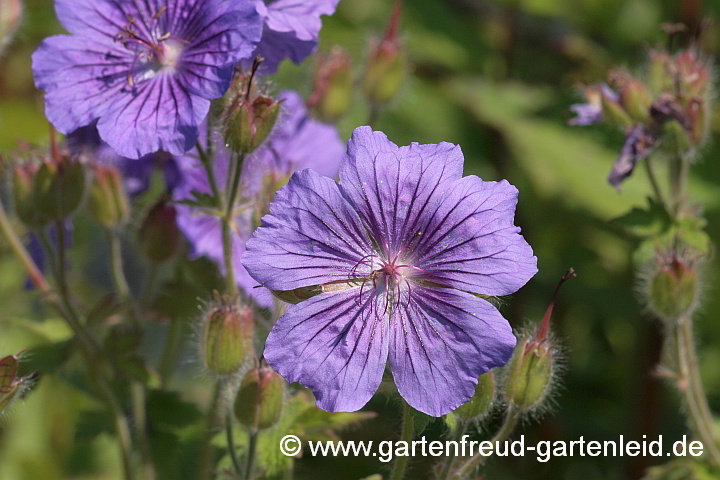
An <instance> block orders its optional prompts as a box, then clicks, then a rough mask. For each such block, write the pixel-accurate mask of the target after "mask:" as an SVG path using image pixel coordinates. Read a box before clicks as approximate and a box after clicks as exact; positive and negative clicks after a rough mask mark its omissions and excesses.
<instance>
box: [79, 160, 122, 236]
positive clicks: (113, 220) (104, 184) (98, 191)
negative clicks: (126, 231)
mask: <svg viewBox="0 0 720 480" xmlns="http://www.w3.org/2000/svg"><path fill="white" fill-rule="evenodd" d="M93 170H94V173H95V176H94V178H93V182H92V185H91V186H90V197H89V201H88V203H89V207H90V213H91V214H92V216H93V218H94V219H95V221H96V222H97V223H99V224H100V225H102V226H103V227H105V228H112V227H116V226H119V225H122V224H123V223H125V221H126V220H127V218H128V215H129V212H130V204H129V201H128V196H127V193H126V192H125V183H124V181H123V177H122V174H121V173H120V172H119V171H118V169H117V168H115V167H112V166H105V165H96V166H95V167H94V169H93Z"/></svg>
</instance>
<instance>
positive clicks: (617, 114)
mask: <svg viewBox="0 0 720 480" xmlns="http://www.w3.org/2000/svg"><path fill="white" fill-rule="evenodd" d="M602 107H603V118H604V119H605V121H606V122H607V123H608V125H611V126H614V127H617V128H621V129H626V128H628V127H630V126H632V124H633V121H632V119H631V118H630V115H628V113H627V112H626V111H625V109H624V108H623V107H622V106H621V105H620V104H619V103H618V102H616V101H615V100H613V99H612V98H610V97H608V96H607V95H603V96H602Z"/></svg>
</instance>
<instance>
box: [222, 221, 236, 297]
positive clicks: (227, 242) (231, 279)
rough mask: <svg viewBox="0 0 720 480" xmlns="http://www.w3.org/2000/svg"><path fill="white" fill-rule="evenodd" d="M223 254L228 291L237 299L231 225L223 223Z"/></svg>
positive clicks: (226, 222)
mask: <svg viewBox="0 0 720 480" xmlns="http://www.w3.org/2000/svg"><path fill="white" fill-rule="evenodd" d="M222 229H223V253H224V257H225V269H226V270H227V289H228V294H229V295H230V296H231V297H232V298H235V296H236V295H237V284H236V283H235V273H234V272H233V262H232V233H231V231H230V223H229V222H228V221H227V220H224V221H223V226H222Z"/></svg>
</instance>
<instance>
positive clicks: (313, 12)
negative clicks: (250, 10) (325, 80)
mask: <svg viewBox="0 0 720 480" xmlns="http://www.w3.org/2000/svg"><path fill="white" fill-rule="evenodd" d="M339 1H340V0H305V1H302V2H298V1H297V0H276V1H274V2H271V3H269V4H268V5H266V4H265V3H266V2H264V1H262V0H255V5H256V7H257V11H258V13H259V14H260V15H261V16H262V17H263V18H264V19H265V29H264V30H263V34H262V40H260V44H259V45H258V49H257V52H256V55H257V56H260V57H263V58H264V59H265V61H264V62H263V64H262V67H261V68H262V70H263V72H269V73H272V72H274V71H275V70H276V69H277V66H278V64H279V63H280V62H281V61H283V60H284V59H286V58H290V59H291V60H292V61H293V62H295V63H301V62H302V61H303V60H305V58H307V57H309V56H310V55H312V53H313V52H314V51H315V47H316V46H317V42H318V35H319V34H320V29H321V28H322V20H321V19H320V16H321V15H332V14H333V13H335V8H336V7H337V4H338V2H339Z"/></svg>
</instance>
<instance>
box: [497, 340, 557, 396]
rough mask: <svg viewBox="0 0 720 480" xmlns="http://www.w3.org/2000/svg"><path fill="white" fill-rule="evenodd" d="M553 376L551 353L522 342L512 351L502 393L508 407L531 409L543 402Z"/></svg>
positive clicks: (544, 348)
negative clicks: (504, 395) (509, 405)
mask: <svg viewBox="0 0 720 480" xmlns="http://www.w3.org/2000/svg"><path fill="white" fill-rule="evenodd" d="M552 373H553V355H552V350H551V349H550V348H548V347H547V345H537V344H535V343H534V342H533V340H532V339H529V338H528V339H526V340H525V341H523V342H521V343H520V344H519V345H518V346H517V347H516V348H515V353H514V354H513V357H512V359H511V360H510V364H509V373H508V377H507V380H506V383H505V394H506V396H507V401H508V403H510V404H511V405H513V406H515V407H518V408H520V409H523V410H532V409H534V408H535V407H537V406H539V405H540V404H541V403H542V401H543V400H544V399H545V396H546V395H547V393H548V390H549V389H550V383H551V380H552Z"/></svg>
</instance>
